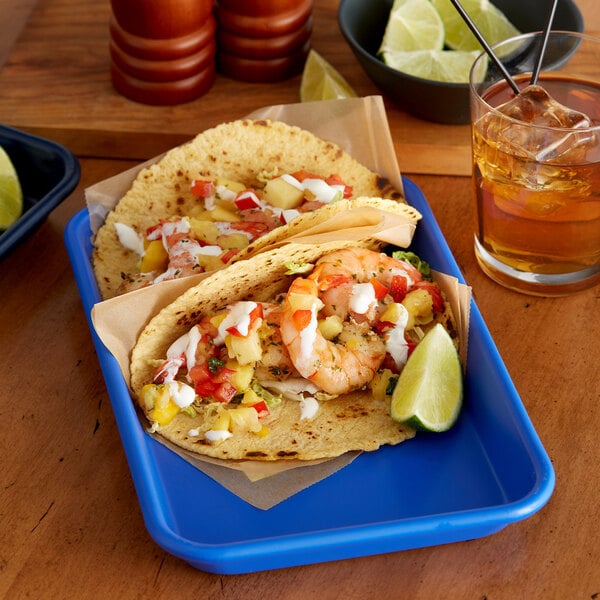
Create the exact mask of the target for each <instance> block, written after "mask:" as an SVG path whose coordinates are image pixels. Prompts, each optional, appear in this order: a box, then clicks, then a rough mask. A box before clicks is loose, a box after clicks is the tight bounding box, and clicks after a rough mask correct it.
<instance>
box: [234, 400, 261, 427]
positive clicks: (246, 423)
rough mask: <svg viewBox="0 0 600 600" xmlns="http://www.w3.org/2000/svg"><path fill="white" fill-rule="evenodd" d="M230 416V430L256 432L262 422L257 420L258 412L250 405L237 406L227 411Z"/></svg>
mask: <svg viewBox="0 0 600 600" xmlns="http://www.w3.org/2000/svg"><path fill="white" fill-rule="evenodd" d="M229 415H230V417H231V431H232V432H233V433H234V434H235V433H236V432H244V431H251V432H253V433H258V432H259V431H261V430H262V424H261V423H260V422H259V420H258V413H257V412H256V410H254V409H253V408H252V407H251V406H238V407H237V408H234V409H232V410H230V411H229Z"/></svg>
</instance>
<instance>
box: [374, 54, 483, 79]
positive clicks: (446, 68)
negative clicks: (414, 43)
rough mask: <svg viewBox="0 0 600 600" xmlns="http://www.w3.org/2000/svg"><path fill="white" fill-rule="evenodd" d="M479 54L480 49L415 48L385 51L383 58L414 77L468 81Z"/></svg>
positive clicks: (386, 62)
mask: <svg viewBox="0 0 600 600" xmlns="http://www.w3.org/2000/svg"><path fill="white" fill-rule="evenodd" d="M478 56H479V52H478V51H474V52H463V51H460V50H415V51H414V52H385V53H384V54H383V57H382V58H383V62H384V63H385V64H386V65H388V66H389V67H391V68H392V69H396V70H397V71H402V72H403V73H408V74H409V75H413V76H414V77H421V78H423V79H431V80H433V81H443V82H446V83H468V82H469V71H470V70H471V67H472V66H473V63H474V62H475V59H476V58H477V57H478Z"/></svg>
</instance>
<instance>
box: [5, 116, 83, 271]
mask: <svg viewBox="0 0 600 600" xmlns="http://www.w3.org/2000/svg"><path fill="white" fill-rule="evenodd" d="M0 146H2V147H3V148H4V150H6V153H7V154H8V156H9V157H10V159H11V161H12V163H13V164H14V166H15V169H16V171H17V175H18V176H19V181H20V183H21V188H22V189H23V214H22V215H21V217H20V218H19V220H18V221H17V222H16V223H15V224H14V225H12V226H11V227H9V228H8V229H7V230H6V231H0V260H1V259H2V258H4V256H5V255H6V254H8V253H9V252H10V251H11V250H12V249H13V248H14V247H15V246H16V245H17V244H18V243H19V242H21V241H22V240H23V239H24V238H25V237H26V236H27V235H29V234H30V233H32V232H33V230H34V229H35V228H36V227H37V226H38V225H40V224H41V223H42V222H43V220H44V219H45V218H46V217H47V216H48V215H49V214H50V213H51V212H52V211H53V210H54V209H55V208H56V207H57V206H58V205H59V204H60V203H61V202H62V201H63V200H64V199H65V198H66V197H67V196H68V195H69V194H70V193H71V192H72V191H73V189H75V186H76V185H77V184H78V183H79V177H80V167H79V162H78V161H77V159H76V158H75V156H74V155H73V154H72V153H71V152H70V151H69V150H67V149H66V148H64V147H63V146H61V145H60V144H57V143H56V142H52V141H50V140H47V139H44V138H41V137H38V136H35V135H32V134H29V133H24V132H23V131H19V130H17V129H13V128H12V127H7V126H5V125H0Z"/></svg>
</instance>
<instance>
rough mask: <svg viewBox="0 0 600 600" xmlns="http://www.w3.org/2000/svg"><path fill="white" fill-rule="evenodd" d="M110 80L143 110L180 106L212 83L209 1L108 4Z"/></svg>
mask: <svg viewBox="0 0 600 600" xmlns="http://www.w3.org/2000/svg"><path fill="white" fill-rule="evenodd" d="M111 8H112V15H111V19H110V24H109V31H110V59H111V78H112V82H113V86H114V87H115V89H116V90H117V91H118V92H120V93H121V94H123V95H124V96H126V97H127V98H129V99H131V100H135V101H137V102H142V103H144V104H157V105H160V104H162V105H167V104H180V103H183V102H189V101H191V100H194V99H196V98H198V97H200V96H202V95H203V94H205V93H206V92H207V91H208V90H209V89H210V88H211V86H212V84H213V83H214V79H215V71H216V67H215V56H216V40H215V35H216V21H215V18H214V15H213V0H111Z"/></svg>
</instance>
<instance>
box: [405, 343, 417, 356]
mask: <svg viewBox="0 0 600 600" xmlns="http://www.w3.org/2000/svg"><path fill="white" fill-rule="evenodd" d="M406 345H407V346H408V356H410V355H411V354H412V353H413V350H414V349H415V348H416V347H417V342H413V341H412V340H409V339H407V340H406Z"/></svg>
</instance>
